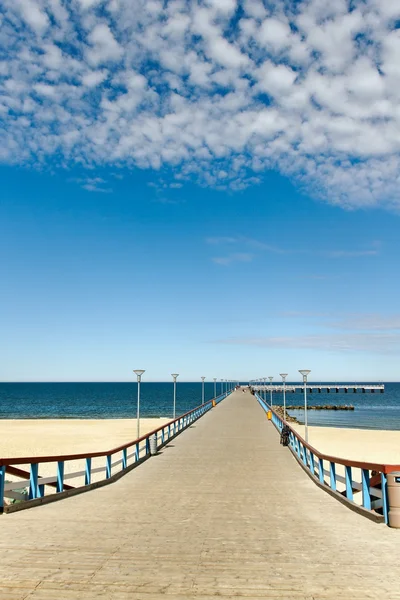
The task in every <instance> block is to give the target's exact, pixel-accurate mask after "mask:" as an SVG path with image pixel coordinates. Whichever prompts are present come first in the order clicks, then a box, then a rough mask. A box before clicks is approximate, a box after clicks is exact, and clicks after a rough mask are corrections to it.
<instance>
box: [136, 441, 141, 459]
mask: <svg viewBox="0 0 400 600" xmlns="http://www.w3.org/2000/svg"><path fill="white" fill-rule="evenodd" d="M139 458H140V448H139V442H138V443H137V444H136V457H135V461H136V462H137V461H138V460H139Z"/></svg>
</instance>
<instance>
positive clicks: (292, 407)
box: [273, 404, 354, 424]
mask: <svg viewBox="0 0 400 600" xmlns="http://www.w3.org/2000/svg"><path fill="white" fill-rule="evenodd" d="M273 408H274V411H275V412H276V413H277V414H278V415H279V416H280V418H281V419H283V418H284V417H283V406H274V407H273ZM307 408H308V410H354V406H338V405H337V404H327V405H325V406H308V407H307ZM289 410H304V405H292V404H291V405H289V406H287V407H286V421H287V423H298V424H300V421H298V420H297V419H296V417H292V416H291V415H289V413H288V411H289Z"/></svg>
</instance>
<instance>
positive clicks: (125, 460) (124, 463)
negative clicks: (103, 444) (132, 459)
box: [122, 448, 128, 470]
mask: <svg viewBox="0 0 400 600" xmlns="http://www.w3.org/2000/svg"><path fill="white" fill-rule="evenodd" d="M127 466H128V451H127V449H126V448H124V449H123V450H122V470H124V469H126V467H127Z"/></svg>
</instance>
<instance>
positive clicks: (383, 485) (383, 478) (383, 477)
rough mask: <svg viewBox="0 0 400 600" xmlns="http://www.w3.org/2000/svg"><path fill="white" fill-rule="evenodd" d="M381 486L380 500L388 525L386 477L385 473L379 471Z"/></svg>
mask: <svg viewBox="0 0 400 600" xmlns="http://www.w3.org/2000/svg"><path fill="white" fill-rule="evenodd" d="M381 488H382V502H383V506H382V509H383V516H384V517H385V523H386V525H389V502H388V495H387V477H386V475H385V473H381Z"/></svg>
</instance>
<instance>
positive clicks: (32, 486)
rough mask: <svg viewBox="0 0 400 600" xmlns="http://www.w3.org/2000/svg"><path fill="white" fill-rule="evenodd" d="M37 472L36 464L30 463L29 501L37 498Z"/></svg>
mask: <svg viewBox="0 0 400 600" xmlns="http://www.w3.org/2000/svg"><path fill="white" fill-rule="evenodd" d="M38 472H39V469H38V465H37V463H32V464H31V472H30V475H29V500H35V499H36V498H37V497H38V491H39V490H38Z"/></svg>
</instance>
